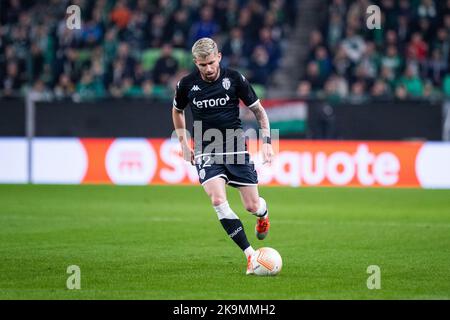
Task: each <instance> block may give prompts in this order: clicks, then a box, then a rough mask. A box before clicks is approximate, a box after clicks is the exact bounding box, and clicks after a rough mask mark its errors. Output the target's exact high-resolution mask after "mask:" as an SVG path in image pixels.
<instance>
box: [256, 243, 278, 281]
mask: <svg viewBox="0 0 450 320" xmlns="http://www.w3.org/2000/svg"><path fill="white" fill-rule="evenodd" d="M252 265H253V272H254V273H255V274H256V275H258V276H275V275H277V274H278V273H280V271H281V267H282V266H283V261H282V260H281V256H280V254H279V253H278V251H277V250H275V249H273V248H268V247H264V248H260V249H258V250H256V251H255V254H254V255H253V258H252Z"/></svg>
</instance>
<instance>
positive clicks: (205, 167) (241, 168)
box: [196, 153, 258, 188]
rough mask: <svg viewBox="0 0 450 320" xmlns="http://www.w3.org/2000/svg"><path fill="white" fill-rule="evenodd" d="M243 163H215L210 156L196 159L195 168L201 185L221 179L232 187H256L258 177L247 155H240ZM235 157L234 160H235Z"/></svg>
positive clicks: (223, 160) (223, 161)
mask: <svg viewBox="0 0 450 320" xmlns="http://www.w3.org/2000/svg"><path fill="white" fill-rule="evenodd" d="M240 156H241V159H243V160H244V161H240V162H237V161H234V162H233V161H226V159H222V161H216V162H218V163H215V161H214V158H215V159H217V156H216V157H211V156H210V155H203V156H199V157H197V158H196V168H197V173H198V177H199V181H200V183H201V184H204V183H206V182H207V181H209V180H211V179H214V178H218V177H220V178H222V179H224V180H225V182H226V183H227V184H228V185H230V186H232V187H236V188H238V187H243V186H256V185H257V184H258V175H257V173H256V170H255V165H254V164H253V162H251V161H250V156H249V154H248V153H246V154H242V155H240ZM236 157H237V156H235V158H234V160H236Z"/></svg>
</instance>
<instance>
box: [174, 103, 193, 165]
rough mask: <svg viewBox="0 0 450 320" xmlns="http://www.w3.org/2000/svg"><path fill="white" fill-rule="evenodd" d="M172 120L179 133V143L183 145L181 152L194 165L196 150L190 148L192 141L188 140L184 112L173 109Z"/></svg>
mask: <svg viewBox="0 0 450 320" xmlns="http://www.w3.org/2000/svg"><path fill="white" fill-rule="evenodd" d="M172 120H173V126H174V127H175V132H176V133H177V137H178V141H180V144H181V151H182V152H183V158H184V160H186V161H189V162H190V163H191V164H192V165H194V164H195V162H194V150H192V148H191V146H190V140H189V139H188V138H187V130H186V120H185V118H184V111H183V110H178V109H176V108H172Z"/></svg>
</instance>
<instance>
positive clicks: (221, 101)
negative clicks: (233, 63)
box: [173, 68, 259, 154]
mask: <svg viewBox="0 0 450 320" xmlns="http://www.w3.org/2000/svg"><path fill="white" fill-rule="evenodd" d="M239 100H242V102H244V104H245V105H246V106H248V107H253V106H254V105H256V104H257V103H258V101H259V99H258V97H257V96H256V94H255V91H254V90H253V88H252V86H251V85H250V83H249V82H248V80H247V79H246V78H245V77H244V76H243V75H242V74H241V73H239V72H237V71H235V70H231V69H227V68H220V76H219V78H218V79H217V80H215V81H213V82H207V81H204V80H203V79H202V78H201V75H200V72H199V71H198V70H196V71H195V72H192V73H190V74H189V75H187V76H185V77H183V78H182V79H181V80H180V82H178V84H177V88H176V92H175V98H174V100H173V107H174V108H175V109H177V110H184V109H185V108H186V107H188V106H190V107H191V111H192V116H193V120H194V127H195V126H196V125H198V124H199V122H198V121H201V127H202V137H203V139H201V140H200V139H199V138H201V137H198V135H196V133H195V132H193V134H194V139H195V152H196V154H204V153H219V152H220V151H222V152H224V153H225V152H226V153H230V151H231V152H242V151H243V149H242V148H241V147H239V146H242V145H244V146H245V142H244V136H243V134H239V132H242V124H241V120H240V119H239ZM196 122H197V124H196ZM208 129H218V130H219V131H220V132H221V133H222V134H223V141H218V142H219V144H216V146H215V148H211V146H213V143H212V142H213V141H214V139H211V140H208V139H205V137H206V138H208V134H206V135H205V132H206V131H207V130H208ZM227 129H233V130H237V131H235V132H237V133H238V134H236V135H235V137H234V138H230V136H229V135H226V133H227ZM194 131H195V128H194ZM230 139H231V140H233V141H234V142H233V146H234V147H232V148H231V149H230V148H229V145H230ZM205 150H208V151H207V152H205ZM245 150H246V147H245Z"/></svg>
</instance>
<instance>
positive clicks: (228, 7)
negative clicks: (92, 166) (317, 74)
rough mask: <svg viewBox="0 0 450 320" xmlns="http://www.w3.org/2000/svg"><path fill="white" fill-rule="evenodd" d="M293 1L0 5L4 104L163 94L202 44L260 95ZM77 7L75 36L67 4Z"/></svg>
mask: <svg viewBox="0 0 450 320" xmlns="http://www.w3.org/2000/svg"><path fill="white" fill-rule="evenodd" d="M296 4H297V3H296V1H287V0H286V1H285V0H265V1H259V0H258V1H256V0H152V1H150V0H96V1H91V0H73V1H69V0H48V1H38V0H35V1H33V0H1V1H0V97H9V96H17V94H19V95H22V96H23V95H24V93H25V92H27V91H31V92H33V94H35V96H36V97H38V98H39V99H44V100H50V99H55V98H56V99H58V98H67V97H71V98H74V99H75V100H82V99H89V98H99V97H108V96H113V97H123V96H125V97H161V98H169V99H171V96H172V93H173V88H174V86H175V83H176V81H177V80H178V79H179V78H180V77H181V76H182V75H184V74H186V73H188V72H190V71H191V70H192V68H193V67H194V65H193V63H192V58H191V52H190V49H191V46H192V44H193V43H194V42H195V41H196V40H197V39H199V38H201V37H212V38H214V39H215V40H216V41H217V42H218V43H219V45H220V47H221V49H222V53H223V60H222V62H223V65H224V66H229V67H232V68H236V69H238V70H240V71H242V72H245V73H246V75H247V77H248V78H249V79H250V81H252V82H253V83H254V84H256V85H257V86H261V88H264V87H265V86H266V85H267V84H268V81H269V79H270V75H271V74H272V73H273V72H274V70H275V69H276V68H277V67H278V65H279V62H280V58H281V55H282V48H283V45H284V41H286V40H285V39H286V33H287V32H289V30H290V29H291V28H292V27H293V26H294V23H295V13H296V10H295V8H296ZM70 5H78V6H79V7H80V8H81V21H82V24H81V26H82V28H81V29H80V30H70V29H69V28H67V25H66V20H67V18H69V16H70V15H69V14H67V13H66V10H67V7H68V6H70Z"/></svg>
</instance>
